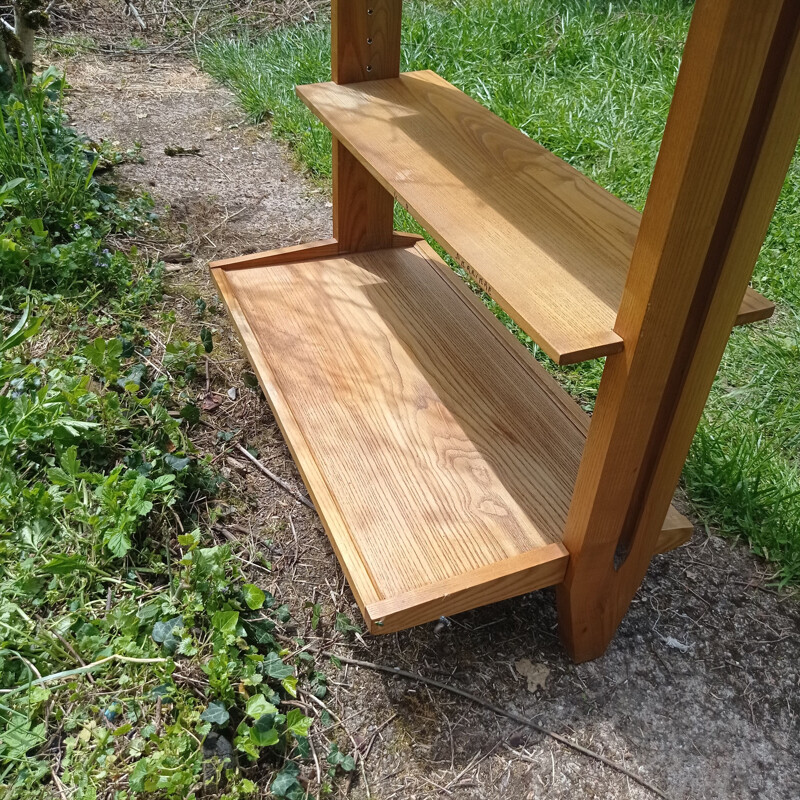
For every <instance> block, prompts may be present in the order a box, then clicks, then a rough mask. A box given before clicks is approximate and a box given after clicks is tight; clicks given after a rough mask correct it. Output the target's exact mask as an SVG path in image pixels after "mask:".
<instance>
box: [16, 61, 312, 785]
mask: <svg viewBox="0 0 800 800" xmlns="http://www.w3.org/2000/svg"><path fill="white" fill-rule="evenodd" d="M62 89H63V85H62V84H61V82H60V81H58V80H57V79H56V78H55V76H54V75H53V73H46V75H45V76H44V78H43V79H42V80H41V81H39V82H38V83H35V84H34V86H33V87H32V89H31V92H30V94H29V95H28V96H26V97H21V96H20V97H17V96H10V97H6V98H0V115H2V128H3V129H2V131H0V176H2V177H0V183H2V184H3V185H2V186H0V229H2V239H0V686H2V687H3V688H4V689H9V690H11V691H9V692H6V693H5V694H4V695H3V696H2V698H1V699H0V795H1V796H2V797H4V798H8V799H9V800H34V798H36V799H37V800H38V798H40V797H42V796H43V794H45V793H48V792H56V793H62V794H66V795H68V796H69V797H71V798H74V800H95V799H96V798H97V797H98V796H100V795H101V794H103V793H104V792H106V793H107V790H108V788H109V787H110V786H121V787H124V789H120V790H119V791H118V792H117V795H115V796H118V797H119V800H123V798H128V800H131V799H132V798H134V797H137V796H142V797H144V796H156V797H161V798H184V797H191V796H198V795H199V794H201V793H204V792H210V793H211V794H215V793H217V794H218V792H217V790H222V789H223V787H224V792H225V794H224V795H223V796H224V797H226V798H228V799H229V800H234V798H238V797H245V796H249V795H252V794H253V793H254V792H255V791H256V787H255V784H254V783H253V781H252V780H250V779H249V778H246V777H244V773H243V770H246V769H248V768H249V767H251V766H253V765H254V764H255V762H259V771H260V772H261V773H262V774H263V776H264V781H265V784H264V785H265V786H268V785H269V784H270V783H273V784H274V786H275V788H276V791H277V792H278V793H279V796H282V797H298V796H300V795H299V794H298V792H299V789H298V787H300V786H301V783H300V781H299V780H298V778H299V776H300V770H301V766H302V765H303V764H304V763H305V761H306V760H307V759H308V758H309V755H310V751H309V743H308V737H309V735H310V734H311V726H312V719H311V718H310V717H307V716H306V715H305V714H304V713H303V711H301V710H300V708H298V707H287V706H285V702H286V701H287V700H294V698H296V697H297V695H298V692H299V691H300V689H305V690H307V691H308V692H309V693H313V695H314V696H315V697H322V696H324V692H325V687H326V685H327V677H326V676H325V675H324V674H323V673H321V672H319V671H318V670H317V669H316V668H315V667H314V664H313V659H312V660H311V663H309V662H308V661H306V660H304V659H302V658H300V657H299V656H293V655H292V652H291V651H290V650H288V649H286V648H285V646H284V645H283V644H282V642H284V641H290V642H291V639H289V637H288V636H287V635H286V634H285V628H286V626H287V625H288V624H290V622H291V615H290V611H289V609H288V607H287V606H285V605H278V604H276V603H275V601H274V598H273V596H272V595H271V594H270V593H269V592H267V591H265V589H264V588H262V587H261V586H259V585H257V584H255V583H253V582H252V579H250V580H246V579H245V578H244V576H243V575H242V574H241V572H240V568H239V564H240V562H239V560H238V559H237V558H236V557H235V556H234V555H233V553H232V552H231V549H230V547H229V546H224V547H220V546H217V545H216V544H215V543H214V542H213V541H212V540H210V537H209V535H208V532H207V531H208V527H209V526H208V523H209V518H208V515H207V514H206V512H205V509H206V508H207V507H208V504H209V503H213V495H214V494H215V493H216V492H217V491H218V490H219V488H220V486H221V483H222V481H221V479H220V478H219V477H218V476H217V475H215V474H214V473H213V472H212V470H211V467H210V464H209V461H208V459H207V458H203V457H200V456H199V455H198V453H197V452H196V450H195V448H194V446H193V444H192V441H191V438H190V435H191V432H192V426H193V425H195V424H196V423H197V422H198V421H199V418H200V411H199V408H198V406H197V404H196V403H195V402H194V401H195V400H196V398H197V396H198V389H197V386H195V385H193V381H195V379H196V378H197V377H198V364H202V363H203V360H204V359H205V358H206V357H207V354H208V353H210V352H212V350H213V341H212V333H211V328H210V327H204V328H203V330H202V332H201V333H200V335H199V336H198V337H197V338H196V339H195V340H194V341H184V340H182V339H180V338H176V337H174V336H172V333H173V331H174V323H175V322H176V320H175V317H174V315H172V316H170V315H169V314H167V315H163V314H161V315H160V314H159V312H158V311H157V310H156V308H154V306H155V304H154V303H153V300H154V299H156V298H158V297H159V295H160V282H161V276H160V272H159V270H158V269H157V268H154V266H153V265H149V264H145V263H143V262H142V260H141V259H140V258H139V257H138V255H137V254H136V253H135V251H132V252H131V253H129V254H127V255H126V254H123V253H120V252H115V251H112V250H111V248H110V247H108V245H107V242H106V237H107V236H109V235H110V234H111V233H121V232H124V231H125V230H126V229H128V228H129V227H136V226H138V225H140V224H143V221H147V215H141V214H140V211H141V208H142V206H141V205H140V204H137V201H135V200H134V201H132V202H131V203H122V202H121V201H120V200H119V199H118V198H117V197H116V195H115V192H114V191H113V189H112V188H110V187H105V186H100V185H99V184H98V183H97V182H96V180H95V167H94V165H95V163H96V158H97V154H96V153H95V152H94V151H91V152H89V153H88V154H87V152H86V142H85V141H84V140H83V139H82V138H81V137H80V136H78V135H77V134H76V133H75V132H74V131H72V130H70V129H69V128H67V127H66V126H65V124H64V117H63V114H62V112H61V110H60V106H59V103H60V97H61V91H62ZM198 309H199V310H200V312H201V313H204V312H205V311H206V309H205V307H203V308H202V309H200V307H199V306H198ZM145 320H147V323H148V325H150V324H152V325H153V326H154V327H155V326H159V325H161V326H162V327H164V328H165V330H164V331H162V334H163V335H162V336H153V335H152V333H151V331H150V330H148V328H147V327H146V326H145V324H144V322H145ZM167 328H168V330H169V331H170V334H169V335H167V331H166V329H167ZM165 339H166V340H169V341H168V344H167V345H166V348H165V349H166V352H162V348H161V342H163V341H164V340H165ZM156 350H158V353H157V352H155V351H156ZM162 355H163V357H160V356H162ZM229 438H230V437H229ZM220 441H221V442H224V441H225V439H224V437H223V438H222V439H220ZM298 648H299V649H300V650H301V651H302V650H303V645H302V642H300V644H299V645H298ZM303 655H305V656H308V653H305V652H304V653H303ZM120 659H125V660H124V661H122V660H120ZM81 664H89V665H90V672H91V676H92V680H93V681H94V682H93V683H91V682H90V679H89V678H88V677H87V676H85V675H84V674H83V673H84V672H85V671H86V670H85V669H84V668H83V667H81ZM39 675H42V676H45V683H44V685H35V684H34V683H33V682H34V680H35V679H37V678H38V676H39ZM319 735H322V734H319ZM51 767H57V770H58V773H57V774H58V775H59V779H60V781H61V784H62V785H61V786H59V787H55V786H54V785H53V784H52V783H51V781H52V780H53V778H52V774H53V773H52V772H51Z"/></svg>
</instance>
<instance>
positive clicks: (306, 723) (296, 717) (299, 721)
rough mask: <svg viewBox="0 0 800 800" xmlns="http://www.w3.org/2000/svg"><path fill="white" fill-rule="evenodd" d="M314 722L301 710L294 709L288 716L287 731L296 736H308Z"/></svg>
mask: <svg viewBox="0 0 800 800" xmlns="http://www.w3.org/2000/svg"><path fill="white" fill-rule="evenodd" d="M313 721H314V720H313V719H312V718H311V717H307V716H305V714H303V712H302V711H301V710H300V709H299V708H293V709H291V711H289V713H288V714H287V715H286V730H287V731H289V732H290V733H292V734H294V735H295V736H308V732H309V730H310V728H311V723H312V722H313Z"/></svg>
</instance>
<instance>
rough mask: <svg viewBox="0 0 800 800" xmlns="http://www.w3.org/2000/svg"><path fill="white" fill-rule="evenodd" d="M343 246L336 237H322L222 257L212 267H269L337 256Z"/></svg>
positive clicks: (213, 262) (226, 268) (211, 264)
mask: <svg viewBox="0 0 800 800" xmlns="http://www.w3.org/2000/svg"><path fill="white" fill-rule="evenodd" d="M340 250H341V248H340V247H339V242H337V241H336V239H322V240H321V241H319V242H309V243H308V244H293V245H290V246H289V247H281V248H279V249H277V250H267V251H266V252H262V253H248V254H247V255H245V256H237V257H236V258H221V259H219V260H218V261H212V262H211V263H210V264H209V265H208V266H209V267H210V268H211V269H225V270H228V269H248V268H250V267H268V266H270V265H273V264H291V263H294V262H297V261H309V260H311V261H313V260H314V259H319V258H327V257H328V256H335V255H336V254H337V253H339V252H340Z"/></svg>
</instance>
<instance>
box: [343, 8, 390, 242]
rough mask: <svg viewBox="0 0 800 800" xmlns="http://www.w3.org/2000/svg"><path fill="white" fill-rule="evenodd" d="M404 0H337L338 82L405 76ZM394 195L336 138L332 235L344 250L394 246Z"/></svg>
mask: <svg viewBox="0 0 800 800" xmlns="http://www.w3.org/2000/svg"><path fill="white" fill-rule="evenodd" d="M402 6H403V3H402V0H332V3H331V60H332V64H331V67H332V70H331V71H332V74H333V80H334V82H335V83H340V84H342V83H357V82H361V81H374V80H381V79H383V78H396V77H397V76H398V75H399V74H400V22H401V16H402ZM393 217H394V198H393V197H392V195H391V194H390V193H389V192H387V191H386V189H384V188H383V186H381V184H380V183H378V181H377V180H375V178H374V177H373V176H372V175H371V174H370V173H369V171H368V170H367V169H366V168H365V167H364V166H363V165H362V164H361V163H360V162H359V161H358V159H357V158H356V157H355V156H354V155H353V154H352V153H350V151H349V150H348V149H347V148H346V147H345V146H344V145H343V144H342V143H341V142H340V141H338V140H337V139H336V137H334V139H333V238H334V239H336V240H337V241H338V242H339V247H340V249H341V252H345V253H352V252H358V251H365V250H377V249H382V248H387V247H391V246H392V236H393V224H392V223H393Z"/></svg>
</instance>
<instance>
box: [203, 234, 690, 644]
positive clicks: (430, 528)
mask: <svg viewBox="0 0 800 800" xmlns="http://www.w3.org/2000/svg"><path fill="white" fill-rule="evenodd" d="M437 262H438V263H437ZM212 274H213V276H214V278H215V280H216V281H217V285H218V287H219V290H220V294H221V296H222V297H223V299H224V301H225V303H226V305H227V306H228V310H229V312H230V314H231V316H232V318H233V320H234V322H235V324H236V327H237V330H238V331H239V334H240V336H241V338H242V340H243V343H244V346H245V349H246V350H247V353H248V355H249V357H250V359H251V362H252V364H253V368H254V369H255V371H256V373H257V375H258V376H259V380H260V381H261V385H262V387H263V389H264V392H265V394H266V396H267V398H268V399H269V401H270V404H271V405H272V407H273V410H274V412H275V417H276V419H277V421H278V423H279V425H280V427H281V430H282V432H283V434H284V437H285V439H286V441H287V444H288V445H289V448H290V450H291V452H292V455H293V457H294V458H295V461H296V463H297V465H298V468H299V469H300V472H301V474H302V476H303V479H304V481H305V483H306V486H307V488H308V490H309V494H310V495H311V497H312V499H313V501H314V504H315V506H316V508H317V510H318V511H319V514H320V517H321V519H322V521H323V523H324V525H325V529H326V531H327V532H328V535H329V537H330V540H331V542H332V544H333V546H334V549H335V551H336V553H337V556H338V557H339V560H340V562H341V563H342V566H343V568H344V570H345V574H346V575H347V578H348V581H349V582H350V585H351V587H352V589H353V592H354V594H355V596H356V598H357V600H358V602H359V605H360V606H361V608H362V611H363V612H364V614H365V618H367V619H368V620H370V619H371V620H372V621H373V622H375V621H376V620H378V619H379V617H375V616H374V614H375V613H378V614H380V616H381V617H387V618H391V621H390V622H387V625H386V626H384V627H382V628H381V626H378V625H377V624H375V625H373V627H374V629H375V631H376V632H381V631H382V630H383V631H388V630H394V629H396V626H398V625H410V624H417V623H418V622H420V621H423V619H422V618H423V617H426V616H427V617H428V618H435V617H436V616H439V615H440V614H442V613H455V611H456V610H463V609H464V608H468V607H474V606H475V605H478V604H482V603H489V602H493V601H496V600H499V599H504V598H505V597H509V596H512V595H513V594H518V593H520V592H525V591H530V590H532V589H535V588H539V587H540V586H543V585H551V584H552V583H557V582H558V581H560V580H561V578H562V577H563V570H564V563H563V551H561V550H560V549H558V548H556V549H554V548H553V547H551V545H553V544H557V543H559V542H560V539H561V535H562V532H563V526H564V524H565V521H566V514H567V510H568V507H569V502H570V497H571V493H572V486H573V484H574V481H575V479H576V476H577V472H578V464H579V461H580V457H581V452H582V450H583V445H584V441H585V437H586V432H587V429H588V421H587V417H586V414H585V413H584V412H583V411H582V410H581V409H580V408H579V407H578V406H577V405H576V404H575V403H574V402H572V400H570V399H569V398H568V397H567V396H566V395H565V394H564V393H563V391H562V390H561V389H560V388H559V387H558V385H557V384H556V383H555V382H554V381H553V379H552V378H550V377H549V376H548V375H547V374H546V373H545V372H544V370H542V368H541V367H540V366H539V365H538V364H537V363H536V361H535V360H534V359H533V358H532V357H531V356H530V354H529V353H528V352H527V351H526V350H525V349H524V348H523V347H522V346H521V345H520V343H519V342H518V341H517V340H516V339H515V338H514V337H513V336H512V335H511V334H510V333H509V332H508V331H507V330H506V329H505V328H504V327H503V326H502V325H501V324H500V323H499V322H498V320H497V319H496V318H495V317H494V316H493V315H492V314H491V313H490V312H489V311H488V309H486V307H485V306H484V305H483V304H482V303H481V302H480V300H479V299H478V298H477V297H476V296H475V295H474V294H473V293H472V292H470V291H469V289H468V288H467V287H466V286H465V285H464V284H463V282H462V281H460V280H459V279H458V277H457V276H455V275H454V274H453V273H452V271H450V270H449V269H447V268H446V267H445V265H443V264H442V263H441V261H440V259H439V258H438V256H436V254H435V253H434V252H433V250H432V249H431V248H430V247H429V246H428V245H427V243H426V242H424V241H417V242H416V243H415V244H414V245H412V246H410V247H407V248H394V249H390V250H386V251H377V252H369V253H360V254H354V255H350V256H346V257H342V256H335V257H328V258H325V259H321V260H318V261H305V260H303V261H299V262H297V263H292V264H280V263H273V264H271V265H270V266H260V267H259V266H256V267H251V268H249V269H233V270H225V269H214V270H212ZM684 523H685V524H688V523H686V521H685V520H683V518H682V517H681V516H680V515H679V514H677V512H674V511H671V513H670V516H669V517H668V519H667V522H666V523H665V526H664V527H665V531H666V530H668V529H670V528H676V527H680V526H681V525H683V524H684ZM509 559H511V561H509ZM551 562H553V563H551ZM514 564H516V565H517V567H518V570H517V571H518V572H519V574H518V575H517V574H516V573H515V571H514V569H513V568H512V567H513V565H514ZM469 576H472V577H469ZM437 587H438V588H437ZM416 593H418V594H416ZM437 593H438V594H437ZM415 594H416V596H417V598H418V603H415V602H414V600H413V598H414V596H415ZM440 595H441V597H440V602H439V603H438V605H437V603H436V602H434V601H435V597H436V596H440ZM382 601H392V602H393V603H394V605H391V606H375V604H376V603H378V604H379V603H381V602H382ZM417 606H419V608H418V607H417ZM370 608H372V611H369V609H370ZM375 608H378V609H382V610H379V611H375ZM437 609H438V611H437ZM370 614H372V615H373V616H370ZM431 614H433V616H432V617H431V616H430V615H431Z"/></svg>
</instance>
